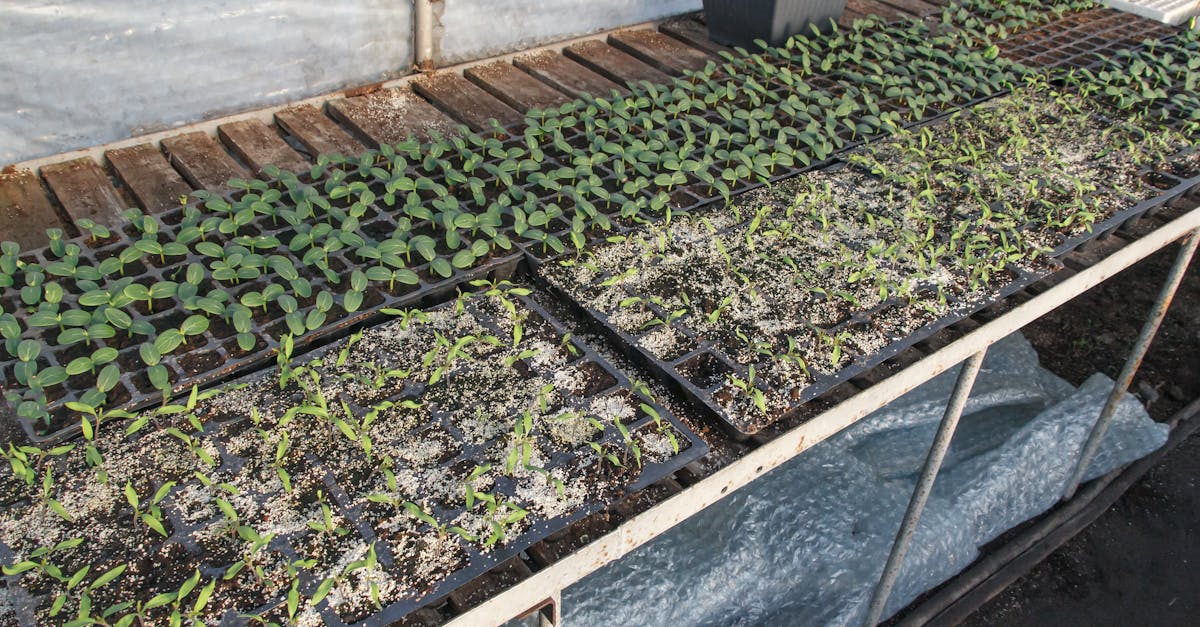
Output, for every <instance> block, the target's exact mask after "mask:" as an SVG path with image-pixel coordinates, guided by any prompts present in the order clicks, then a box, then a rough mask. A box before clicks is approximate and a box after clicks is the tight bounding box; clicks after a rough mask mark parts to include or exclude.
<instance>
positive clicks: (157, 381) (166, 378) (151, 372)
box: [146, 364, 171, 391]
mask: <svg viewBox="0 0 1200 627" xmlns="http://www.w3.org/2000/svg"><path fill="white" fill-rule="evenodd" d="M146 376H147V377H148V378H149V379H150V385H153V386H154V389H156V390H163V391H166V390H169V389H170V388H171V377H170V373H169V372H167V367H166V366H164V365H162V364H158V365H157V366H151V367H149V368H147V369H146Z"/></svg>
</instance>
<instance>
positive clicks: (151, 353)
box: [138, 342, 162, 366]
mask: <svg viewBox="0 0 1200 627" xmlns="http://www.w3.org/2000/svg"><path fill="white" fill-rule="evenodd" d="M138 353H139V354H140V355H141V357H142V363H144V364H146V365H147V366H157V365H158V362H160V361H162V353H160V352H159V351H158V349H157V348H155V347H154V345H153V344H151V343H149V342H146V343H144V344H142V345H141V346H139V347H138Z"/></svg>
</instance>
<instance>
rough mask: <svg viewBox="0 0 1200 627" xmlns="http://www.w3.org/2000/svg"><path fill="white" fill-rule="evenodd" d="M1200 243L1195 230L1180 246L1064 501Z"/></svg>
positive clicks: (1096, 445)
mask: <svg viewBox="0 0 1200 627" xmlns="http://www.w3.org/2000/svg"><path fill="white" fill-rule="evenodd" d="M1197 244H1200V230H1195V231H1192V232H1191V233H1190V234H1189V235H1188V237H1187V239H1186V240H1185V241H1184V242H1183V245H1182V246H1180V247H1179V254H1178V255H1177V256H1176V257H1175V265H1173V266H1171V271H1170V272H1169V273H1168V274H1167V281H1166V283H1164V284H1163V286H1162V291H1160V292H1159V294H1158V300H1156V301H1154V307H1152V308H1151V309H1150V315H1149V316H1148V317H1147V318H1146V323H1145V324H1144V325H1143V326H1142V331H1141V333H1140V334H1138V338H1137V341H1136V342H1134V344H1133V348H1132V349H1130V351H1129V357H1128V358H1126V360H1125V366H1124V367H1123V368H1122V369H1121V374H1119V375H1118V376H1117V380H1116V381H1115V382H1113V387H1112V391H1111V392H1109V394H1108V400H1107V401H1105V403H1104V409H1103V410H1102V411H1101V412H1100V417H1099V418H1097V419H1096V424H1094V425H1093V426H1092V432H1091V433H1090V434H1088V439H1087V442H1086V443H1085V444H1084V445H1083V449H1082V450H1081V451H1080V453H1079V459H1078V460H1077V461H1076V462H1075V472H1073V473H1071V478H1070V479H1069V480H1067V485H1066V487H1065V488H1064V489H1063V494H1062V500H1064V501H1066V500H1070V498H1071V497H1072V496H1075V490H1077V489H1078V488H1079V483H1080V481H1082V480H1083V473H1085V472H1087V468H1088V465H1089V464H1091V463H1092V457H1094V456H1095V455H1096V450H1097V449H1098V448H1100V440H1101V439H1103V438H1104V434H1105V432H1107V431H1108V425H1109V424H1110V423H1112V419H1113V414H1115V413H1116V411H1117V403H1120V402H1121V398H1123V397H1124V396H1125V392H1126V391H1127V390H1128V389H1129V385H1130V384H1131V383H1133V377H1134V375H1136V374H1137V371H1138V367H1139V366H1141V365H1142V359H1143V358H1144V357H1145V356H1146V351H1147V350H1149V348H1150V343H1151V342H1153V341H1154V335H1155V334H1156V333H1158V327H1159V325H1161V324H1162V321H1163V318H1165V317H1166V315H1167V309H1168V308H1169V307H1170V306H1171V299H1172V298H1174V296H1175V290H1177V289H1179V284H1180V283H1181V282H1182V281H1183V275H1184V273H1185V272H1187V268H1188V264H1189V263H1191V260H1192V256H1193V255H1194V254H1195V252H1196V245H1197Z"/></svg>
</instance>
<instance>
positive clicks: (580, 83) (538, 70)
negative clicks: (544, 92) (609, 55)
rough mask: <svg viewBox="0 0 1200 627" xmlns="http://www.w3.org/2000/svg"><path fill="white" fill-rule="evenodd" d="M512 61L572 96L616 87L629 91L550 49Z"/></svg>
mask: <svg viewBox="0 0 1200 627" xmlns="http://www.w3.org/2000/svg"><path fill="white" fill-rule="evenodd" d="M513 65H515V66H517V67H518V68H521V69H522V70H524V71H526V72H529V73H530V74H532V75H533V76H535V77H537V78H538V79H540V80H541V81H542V82H544V83H546V84H547V85H550V86H552V87H554V88H555V89H558V90H561V91H564V92H566V93H568V94H570V95H572V96H582V95H584V94H591V95H593V96H608V95H610V94H612V92H613V90H616V91H619V92H624V91H626V90H625V88H624V87H622V86H621V85H620V84H618V83H615V82H613V81H611V80H609V79H608V78H606V77H604V76H601V75H599V74H597V73H595V72H593V71H591V70H589V69H587V68H586V67H584V66H582V65H580V64H578V63H576V62H575V61H572V60H570V59H568V58H566V57H564V56H563V55H561V54H558V53H557V52H550V51H549V50H546V51H542V52H535V53H532V54H527V55H522V56H519V57H517V58H515V59H513Z"/></svg>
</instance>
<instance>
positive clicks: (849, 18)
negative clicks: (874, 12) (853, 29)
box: [837, 7, 867, 28]
mask: <svg viewBox="0 0 1200 627" xmlns="http://www.w3.org/2000/svg"><path fill="white" fill-rule="evenodd" d="M865 19H867V16H865V15H863V14H862V13H859V12H858V11H855V10H854V9H851V8H849V7H847V8H846V9H845V10H844V11H842V16H841V17H840V18H838V21H837V23H838V26H841V27H842V28H849V27H850V26H853V25H854V21H855V20H865Z"/></svg>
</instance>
